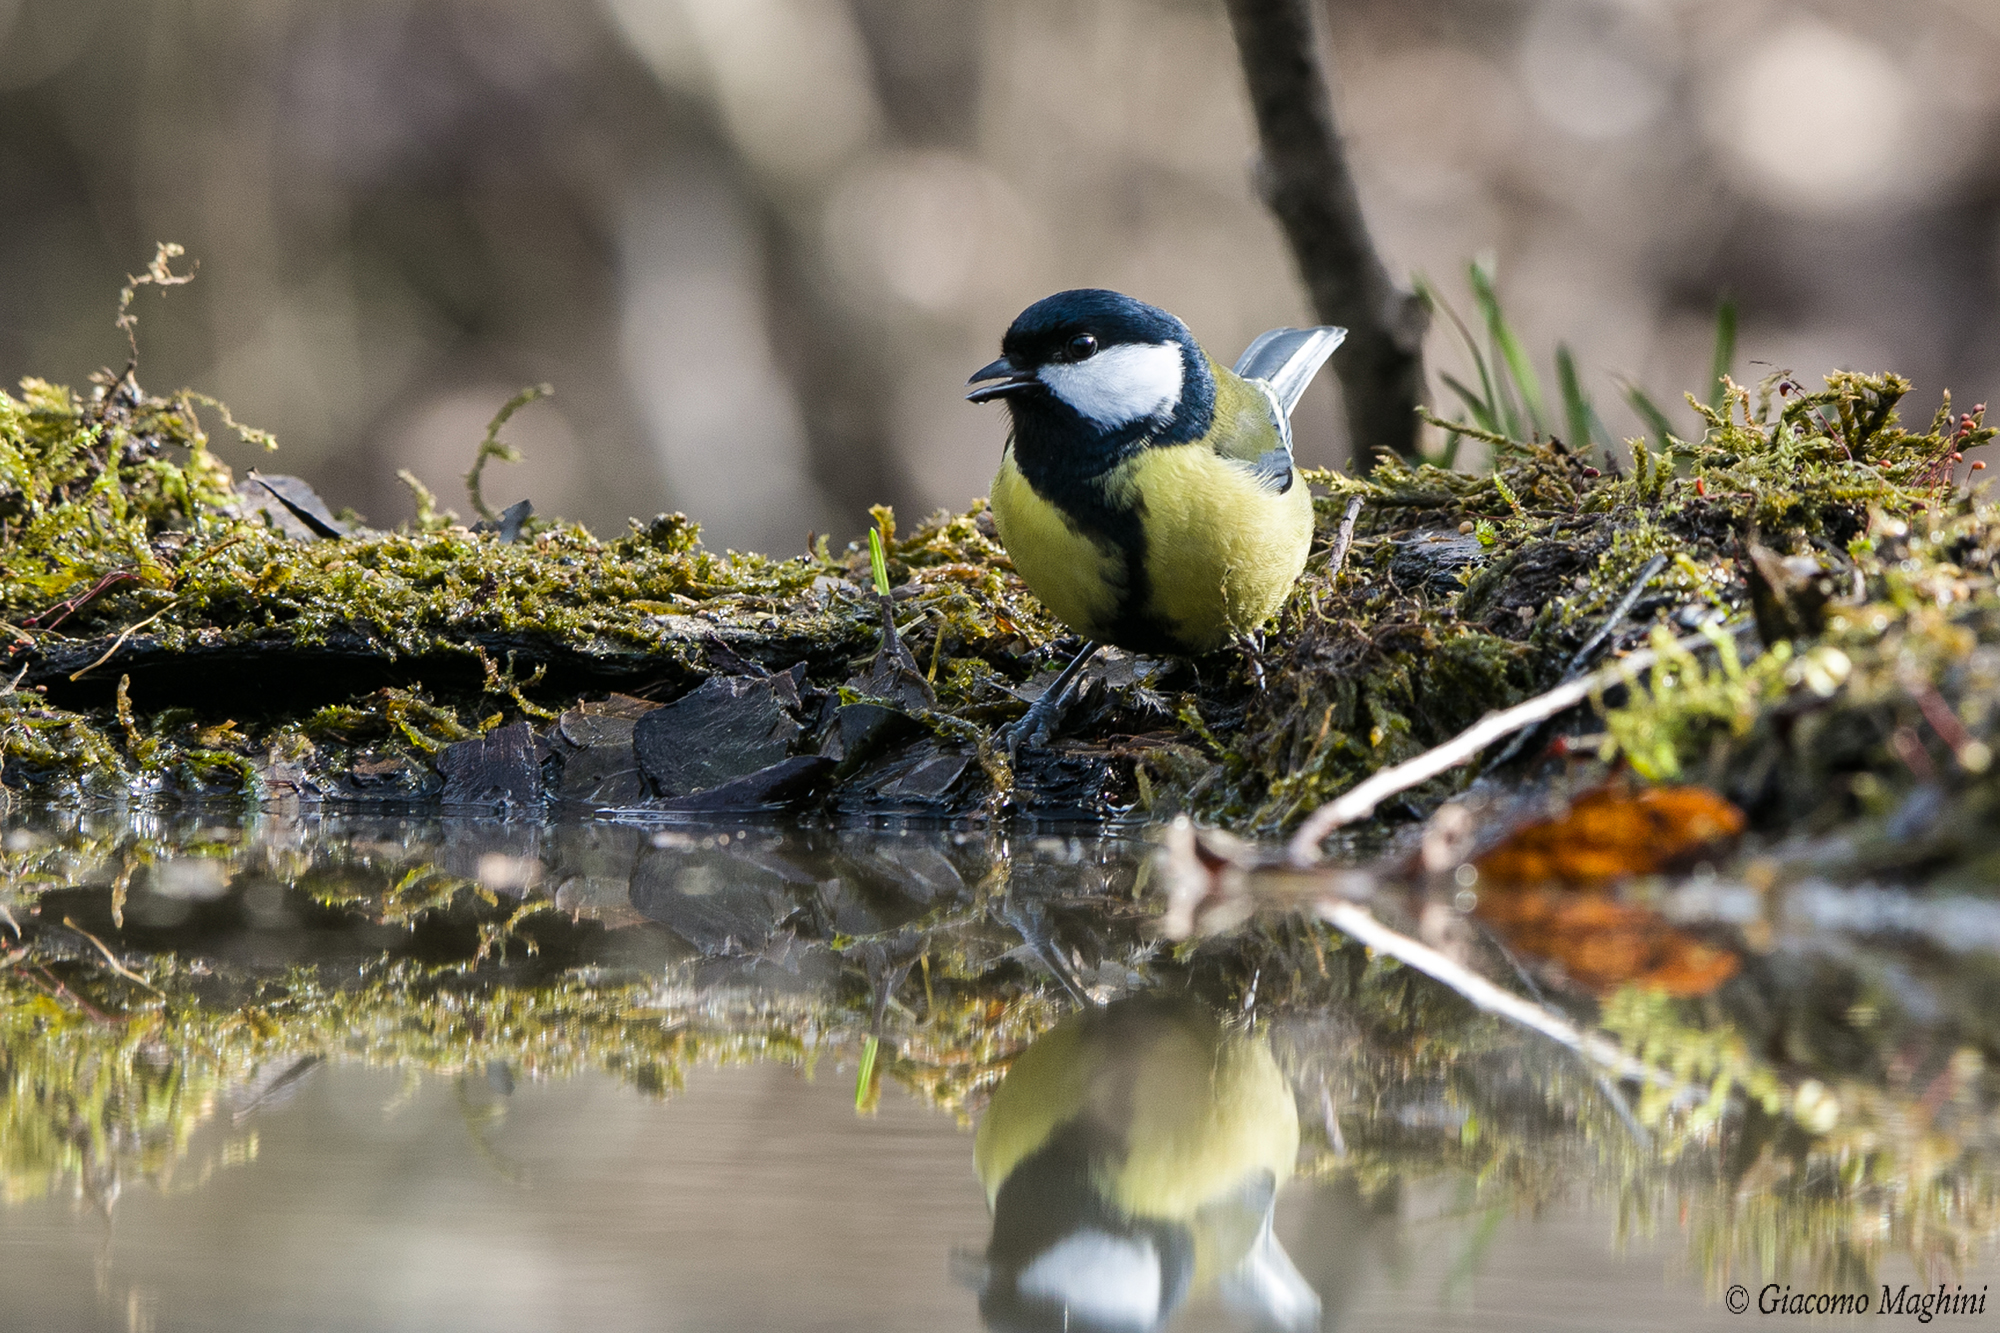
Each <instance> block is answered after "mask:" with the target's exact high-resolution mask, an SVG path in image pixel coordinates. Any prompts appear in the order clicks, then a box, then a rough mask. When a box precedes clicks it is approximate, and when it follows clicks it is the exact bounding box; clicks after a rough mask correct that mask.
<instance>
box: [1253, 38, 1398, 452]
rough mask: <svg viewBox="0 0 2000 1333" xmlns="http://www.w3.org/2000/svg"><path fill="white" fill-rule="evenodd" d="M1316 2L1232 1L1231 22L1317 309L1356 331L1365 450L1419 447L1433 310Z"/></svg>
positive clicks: (1349, 363) (1272, 199) (1341, 366)
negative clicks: (1414, 274)
mask: <svg viewBox="0 0 2000 1333" xmlns="http://www.w3.org/2000/svg"><path fill="white" fill-rule="evenodd" d="M1315 7H1316V6H1315V5H1314V4H1313V3H1312V0H1229V22H1230V26H1231V27H1232V28H1233V29H1234V30H1235V33H1236V49H1237V54H1238V56H1239V57H1240V59H1241V61H1242V65H1243V78H1244V82H1245V83H1246V84H1248V85H1249V90H1250V105H1251V108H1252V110H1253V111H1254V112H1255V114H1256V117H1257V135H1258V138H1259V140H1260V141H1261V143H1262V145H1263V162H1262V164H1261V170H1260V173H1259V176H1260V179H1259V185H1260V186H1261V188H1262V193H1263V195H1264V200H1265V202H1266V203H1267V204H1268V205H1269V206H1270V209H1271V212H1272V213H1273V214H1274V215H1276V217H1277V219H1278V225H1279V226H1281V227H1283V228H1284V231H1285V239H1286V240H1287V241H1289V242H1290V244H1291V247H1292V255H1293V257H1294V258H1295V259H1296V260H1297V261H1298V265H1299V273H1300V276H1302V277H1303V278H1304V279H1305V284H1306V290H1307V291H1308V292H1309V293H1310V294H1311V296H1312V303H1313V309H1314V311H1315V313H1316V314H1317V315H1318V317H1319V318H1320V319H1322V320H1324V321H1325V322H1326V323H1329V324H1339V325H1343V326H1344V327H1345V328H1346V329H1347V342H1346V345H1345V346H1344V347H1343V348H1342V350H1341V353H1340V355H1339V356H1338V357H1336V358H1335V359H1334V368H1335V370H1336V371H1337V372H1338V373H1339V375H1340V388H1341V399H1342V402H1343V403H1344V405H1345V407H1346V410H1347V430H1348V437H1349V440H1350V443H1351V448H1352V450H1353V456H1354V457H1356V458H1367V457H1368V456H1369V455H1370V454H1372V453H1373V452H1374V451H1375V450H1377V449H1390V450H1394V451H1395V452H1396V453H1399V454H1402V455H1404V456H1406V457H1414V456H1415V455H1416V452H1417V428H1418V421H1417V412H1416V409H1417V406H1418V404H1419V403H1421V402H1422V401H1423V398H1424V363H1423V337H1424V327H1425V325H1426V324H1427V323H1428V322H1429V315H1428V313H1427V311H1426V310H1425V307H1424V304H1423V302H1422V301H1421V300H1419V299H1418V298H1417V297H1416V295H1415V294H1413V293H1411V292H1408V291H1405V290H1403V289H1402V288H1400V287H1398V286H1397V285H1396V284H1395V282H1394V281H1393V280H1391V278H1390V277H1389V270H1388V269H1387V268H1385V267H1384V266H1383V263H1382V260H1381V257H1380V256H1379V255H1377V254H1376V252H1375V246H1374V243H1373V242H1372V241H1371V240H1370V239H1369V236H1368V224H1367V221H1366V219H1364V218H1363V216H1362V213H1361V196H1360V193H1359V192H1358V191H1357V190H1356V189H1355V185H1354V176H1353V173H1352V172H1350V171H1349V170H1348V166H1347V157H1346V154H1345V153H1344V152H1343V151H1342V149H1341V145H1340V133H1339V130H1338V129H1337V128H1336V127H1335V125H1334V119H1333V99H1332V97H1331V96H1330V95H1329V94H1328V92H1327V80H1326V73H1325V71H1324V70H1323V69H1322V68H1321V65H1320V55H1319V46H1318V44H1317V42H1316V41H1315V37H1314V33H1313V10H1314V8H1315Z"/></svg>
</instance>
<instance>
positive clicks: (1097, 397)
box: [1035, 343, 1181, 428]
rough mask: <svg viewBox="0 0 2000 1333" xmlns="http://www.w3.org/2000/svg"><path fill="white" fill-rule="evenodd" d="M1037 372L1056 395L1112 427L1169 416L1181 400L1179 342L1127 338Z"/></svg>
mask: <svg viewBox="0 0 2000 1333" xmlns="http://www.w3.org/2000/svg"><path fill="white" fill-rule="evenodd" d="M1035 373H1036V375H1037V376H1038V377H1039V378H1040V379H1041V381H1042V383H1044V384H1046V385H1048V386H1049V390H1050V392H1052V393H1054V394H1055V396H1056V397H1058V398H1060V399H1062V400H1063V401H1064V402H1065V403H1068V404H1069V405H1070V406H1071V407H1073V408H1075V409H1076V410H1077V412H1078V413H1079V414H1080V415H1081V416H1083V417H1085V418H1086V419H1088V420H1090V421H1093V422H1095V423H1096V424H1098V425H1100V426H1104V427H1107V428H1111V427H1118V426H1128V425H1130V424H1131V423H1133V422H1135V421H1144V420H1146V419H1148V418H1150V417H1163V416H1166V415H1168V414H1169V413H1171V412H1172V411H1173V410H1174V408H1175V407H1177V406H1179V405H1180V401H1181V349H1180V344H1178V343H1124V344H1121V345H1120V346H1117V347H1107V348H1105V349H1104V350H1103V351H1101V352H1099V353H1098V354H1097V355H1096V356H1093V357H1091V358H1090V359H1089V360H1088V361H1074V362H1061V363H1058V364H1055V365H1047V366H1043V367H1042V368H1041V369H1040V370H1038V371H1036V372H1035Z"/></svg>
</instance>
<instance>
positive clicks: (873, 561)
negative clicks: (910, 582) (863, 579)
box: [868, 528, 889, 597]
mask: <svg viewBox="0 0 2000 1333" xmlns="http://www.w3.org/2000/svg"><path fill="white" fill-rule="evenodd" d="M868 567H869V568H870V569H871V570H873V571H874V573H875V595H876V596H877V597H887V596H888V595H889V560H888V557H886V556H885V555H883V554H882V531H881V529H880V528H870V529H868Z"/></svg>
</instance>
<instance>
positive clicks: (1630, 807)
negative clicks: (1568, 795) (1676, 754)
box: [1477, 786, 1743, 887]
mask: <svg viewBox="0 0 2000 1333" xmlns="http://www.w3.org/2000/svg"><path fill="white" fill-rule="evenodd" d="M1742 831H1743V812H1742V811H1741V810H1738V809H1737V808H1736V807H1735V806H1733V805H1731V804H1730V803H1729V802H1727V801H1725V800H1723V799H1722V798H1721V797H1720V796H1717V795H1716V794H1715V793H1714V792H1712V791H1710V790H1708V789H1707V788H1706V787H1648V788H1645V789H1643V790H1640V791H1632V790H1630V789H1629V788H1625V787H1618V786H1612V787H1599V788H1598V789H1597V790H1596V791H1593V792H1588V793H1586V794H1585V795H1583V796H1580V797H1578V798H1577V799H1576V801H1575V803H1574V804H1572V805H1571V806H1570V808H1569V809H1568V810H1566V811H1565V812H1563V813H1562V814H1561V815H1559V816H1557V817H1556V818H1554V819H1545V820H1542V821H1541V822H1539V823H1535V824H1530V825H1528V826H1527V827H1525V828H1521V829H1517V830H1515V831H1514V833H1513V834H1512V835H1510V836H1509V837H1508V839H1507V840H1506V841H1505V842H1503V843H1501V844H1500V845H1499V846H1498V847H1496V848H1494V849H1493V850H1492V851H1490V852H1488V853H1487V854H1486V855H1484V856H1482V857H1480V858H1479V861H1478V862H1477V864H1478V867H1479V878H1480V881H1481V882H1482V883H1491V882H1493V881H1496V880H1498V881H1501V882H1503V883H1508V884H1547V883H1550V882H1552V881H1555V882H1561V883H1565V884H1572V885H1576V886H1578V887H1583V886H1585V885H1600V884H1604V883H1608V882H1609V881H1611V880H1614V879H1619V878H1622V877H1624V876H1626V875H1645V874H1650V873H1651V872H1653V871H1655V870H1659V869H1661V868H1662V867H1665V866H1668V865H1671V864H1672V863H1673V862H1675V861H1678V860H1680V859H1681V858H1683V857H1685V856H1687V855H1689V854H1690V853H1692V852H1696V851H1699V850H1700V849H1701V848H1703V847H1706V846H1707V845H1708V844H1710V843H1713V842H1719V841H1721V840H1723V839H1725V838H1733V837H1735V836H1736V835H1737V834H1738V833H1741V832H1742Z"/></svg>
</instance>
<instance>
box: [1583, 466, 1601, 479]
mask: <svg viewBox="0 0 2000 1333" xmlns="http://www.w3.org/2000/svg"><path fill="white" fill-rule="evenodd" d="M1583 475H1584V476H1586V477H1601V476H1603V475H1604V474H1603V473H1602V472H1599V471H1598V470H1597V469H1596V468H1594V467H1587V468H1585V469H1584V470H1583Z"/></svg>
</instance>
